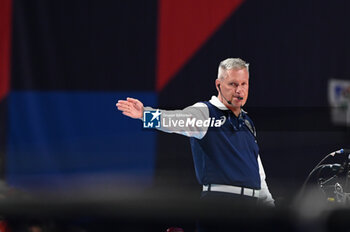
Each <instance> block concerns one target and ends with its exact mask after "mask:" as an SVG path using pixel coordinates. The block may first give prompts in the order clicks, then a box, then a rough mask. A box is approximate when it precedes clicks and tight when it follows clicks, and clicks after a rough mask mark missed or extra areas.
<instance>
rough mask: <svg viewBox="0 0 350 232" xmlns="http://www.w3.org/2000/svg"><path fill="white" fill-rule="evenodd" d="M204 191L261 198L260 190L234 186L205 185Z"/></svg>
mask: <svg viewBox="0 0 350 232" xmlns="http://www.w3.org/2000/svg"><path fill="white" fill-rule="evenodd" d="M203 191H204V192H206V191H208V192H210V191H212V192H224V193H234V194H240V195H244V196H249V197H257V198H258V197H259V193H260V190H256V189H251V188H244V187H239V186H233V185H223V184H208V185H203Z"/></svg>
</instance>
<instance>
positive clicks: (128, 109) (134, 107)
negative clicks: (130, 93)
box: [116, 97, 143, 118]
mask: <svg viewBox="0 0 350 232" xmlns="http://www.w3.org/2000/svg"><path fill="white" fill-rule="evenodd" d="M116 106H117V107H118V110H120V111H122V112H123V114H124V115H126V116H129V117H131V118H142V116H143V104H142V102H140V101H139V100H137V99H134V98H131V97H128V98H126V101H125V100H119V101H118V103H117V104H116Z"/></svg>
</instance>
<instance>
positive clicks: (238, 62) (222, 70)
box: [218, 58, 249, 79]
mask: <svg viewBox="0 0 350 232" xmlns="http://www.w3.org/2000/svg"><path fill="white" fill-rule="evenodd" d="M244 68H246V69H247V71H248V73H249V64H248V63H247V62H245V61H244V60H242V59H240V58H228V59H226V60H223V61H221V62H220V65H219V70H218V79H224V78H225V77H226V70H230V69H237V70H240V69H244Z"/></svg>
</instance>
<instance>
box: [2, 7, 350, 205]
mask: <svg viewBox="0 0 350 232" xmlns="http://www.w3.org/2000/svg"><path fill="white" fill-rule="evenodd" d="M3 3H4V6H7V8H6V9H7V10H6V9H5V8H3V12H5V13H6V14H2V15H3V17H7V21H2V22H3V24H2V25H1V30H2V33H1V41H0V44H1V46H2V48H9V49H8V50H6V49H3V51H5V52H3V53H1V54H2V55H1V59H2V60H3V61H7V62H2V63H1V64H0V65H2V66H1V68H2V70H5V71H6V70H8V72H5V71H3V72H1V74H0V80H1V82H0V85H1V88H0V90H1V95H0V112H1V113H0V123H1V125H0V145H1V151H0V152H1V172H2V177H3V180H4V181H5V182H6V183H7V184H8V185H10V186H14V187H17V188H19V189H25V190H29V191H35V190H38V189H42V188H43V189H51V190H54V189H61V190H62V189H65V188H66V189H71V188H76V187H78V185H79V183H80V184H81V185H90V184H91V186H94V185H96V186H103V185H104V183H105V184H106V185H111V184H112V185H113V184H115V185H120V184H122V185H131V186H134V185H137V186H144V187H146V188H152V187H155V186H165V187H167V188H180V189H187V188H188V189H194V190H198V192H200V186H198V185H197V183H196V180H195V174H194V170H193V161H192V156H191V152H190V147H189V141H188V138H186V137H182V136H179V135H173V134H165V133H161V132H157V131H154V130H145V129H142V123H141V121H140V120H132V119H129V118H127V117H125V116H123V115H122V114H121V113H120V112H118V111H117V109H116V107H115V103H116V102H117V100H118V99H125V98H126V97H128V96H131V97H134V98H138V99H140V100H141V101H143V102H144V104H145V105H147V106H153V107H159V108H163V109H179V108H184V107H186V106H188V105H192V104H193V103H195V102H198V101H203V100H208V99H210V97H211V96H212V95H216V94H217V93H216V89H215V85H214V81H215V79H216V73H217V67H218V64H219V62H220V61H221V60H223V59H225V58H227V57H240V58H242V59H244V60H246V61H247V62H248V63H250V95H249V100H248V103H247V106H246V109H247V111H248V112H249V115H250V117H251V118H252V119H253V120H254V122H255V125H256V127H257V131H258V140H259V145H260V155H261V157H262V160H263V164H264V166H265V171H266V173H267V176H268V179H267V181H268V184H269V186H270V190H271V192H272V194H273V195H274V196H275V198H292V197H293V196H294V195H295V193H296V192H297V191H298V190H299V188H300V186H301V184H302V182H303V181H304V179H305V178H306V176H307V174H308V173H309V172H310V170H311V169H312V168H313V167H314V165H315V164H316V163H317V162H318V161H319V160H320V159H321V158H322V157H323V156H324V155H326V154H327V153H329V152H331V151H334V150H337V149H340V148H342V147H350V140H349V138H350V137H349V130H348V128H347V127H345V126H334V125H333V124H332V123H331V120H330V111H329V108H328V107H329V104H328V101H327V83H328V80H329V79H330V78H338V79H345V80H349V79H350V78H349V77H350V46H349V40H350V32H349V30H348V29H347V28H348V27H349V22H350V18H349V17H350V16H349V14H348V12H349V10H350V3H349V2H348V1H346V0H336V1H330V0H320V1H311V0H298V1H289V0H288V1H277V0H266V1H259V0H246V1H240V0H237V1H233V0H232V1H228V0H220V1H209V0H207V1H199V0H193V1H184V0H182V1H170V0H158V1H156V0H152V1H149V0H147V1H146V0H144V1H141V0H139V1H107V0H101V1H94V0H87V1H82V0H73V1H72V0H69V1H68V0H50V1H47V0H31V1H26V0H4V1H3ZM5 3H7V5H6V4H5ZM5 23H8V24H6V25H5ZM6 51H7V52H6Z"/></svg>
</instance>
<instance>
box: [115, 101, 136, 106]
mask: <svg viewBox="0 0 350 232" xmlns="http://www.w3.org/2000/svg"><path fill="white" fill-rule="evenodd" d="M115 105H116V106H117V107H118V106H123V107H131V106H132V105H131V103H130V102H127V101H123V102H118V103H117V104H115Z"/></svg>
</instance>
